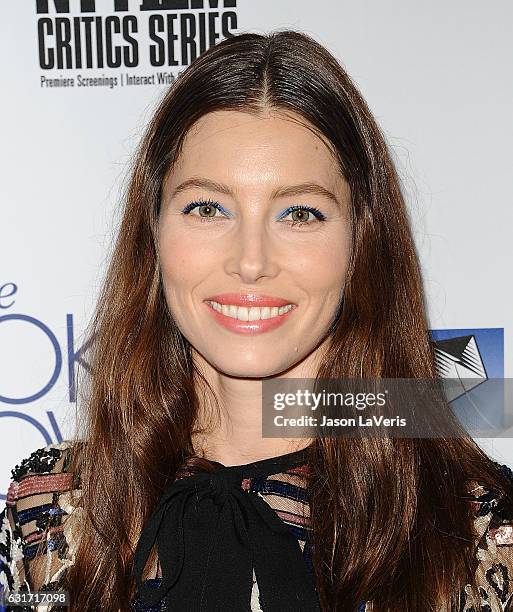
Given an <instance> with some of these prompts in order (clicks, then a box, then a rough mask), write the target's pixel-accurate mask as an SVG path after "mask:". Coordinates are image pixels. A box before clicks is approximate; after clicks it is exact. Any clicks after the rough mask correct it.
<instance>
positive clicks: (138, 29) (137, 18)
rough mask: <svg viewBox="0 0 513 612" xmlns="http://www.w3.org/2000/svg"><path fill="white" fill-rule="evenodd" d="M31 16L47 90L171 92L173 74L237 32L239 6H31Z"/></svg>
mask: <svg viewBox="0 0 513 612" xmlns="http://www.w3.org/2000/svg"><path fill="white" fill-rule="evenodd" d="M105 11H110V12H105ZM35 12H36V21H37V40H38V52H39V58H38V62H39V67H40V68H41V70H43V71H44V73H42V74H41V75H40V86H41V87H42V88H45V89H48V88H56V87H57V88H71V89H74V88H96V87H100V88H101V87H107V88H111V89H112V88H117V87H131V86H137V85H170V84H171V83H172V82H173V81H174V80H175V78H176V77H177V76H178V74H179V73H180V72H181V71H180V70H177V73H176V74H175V73H174V72H173V71H170V70H169V69H170V68H171V67H176V68H180V67H182V69H183V68H184V67H186V66H188V65H189V64H190V63H191V62H192V61H193V60H194V59H196V57H198V56H199V55H201V53H203V52H204V51H206V50H207V49H208V48H210V47H212V46H214V45H215V44H216V43H217V42H218V41H220V40H221V39H223V38H229V37H230V36H233V35H234V33H235V31H236V30H237V27H238V26H237V16H238V15H237V1H236V0H224V1H221V0H101V2H100V1H99V2H96V1H95V0H35Z"/></svg>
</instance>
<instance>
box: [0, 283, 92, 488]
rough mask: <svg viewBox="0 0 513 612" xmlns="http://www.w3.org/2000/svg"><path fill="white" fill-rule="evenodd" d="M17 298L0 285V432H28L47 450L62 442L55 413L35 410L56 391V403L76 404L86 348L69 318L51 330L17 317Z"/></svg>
mask: <svg viewBox="0 0 513 612" xmlns="http://www.w3.org/2000/svg"><path fill="white" fill-rule="evenodd" d="M18 292H19V287H18V286H17V285H16V284H15V283H13V282H8V283H3V284H0V346H1V347H2V350H1V354H0V363H1V366H0V427H1V428H2V432H3V435H4V436H5V431H6V425H7V424H8V423H9V422H10V423H13V424H15V426H16V427H18V426H21V427H23V428H25V427H27V428H28V431H27V433H28V434H33V433H35V434H36V440H37V439H39V440H40V443H39V446H46V445H48V444H54V443H58V442H62V440H63V438H62V434H61V429H60V427H59V423H58V421H57V419H56V416H55V413H54V411H53V410H46V411H45V412H43V411H42V410H41V409H39V410H38V401H41V400H43V399H44V398H45V397H46V396H48V395H49V394H50V393H51V392H52V391H55V390H57V393H58V395H59V398H60V401H61V402H62V401H64V402H68V403H70V404H73V403H75V402H76V386H75V370H76V365H77V364H79V363H80V364H81V365H83V366H84V367H85V368H86V369H88V364H87V362H86V360H85V358H84V353H85V351H86V350H87V345H84V346H81V347H77V346H76V341H75V330H74V319H73V314H71V313H67V314H65V315H63V317H62V322H59V323H58V325H57V326H55V328H54V329H52V327H51V326H50V325H49V324H48V323H47V322H46V321H43V320H42V319H41V318H39V317H38V316H37V315H34V314H33V313H26V312H19V311H17V309H16V299H17V297H18ZM63 389H64V393H62V390H63ZM28 438H29V439H32V438H31V436H30V435H28ZM1 443H2V442H1V441H0V444H1ZM33 450H34V448H30V449H27V451H28V452H32V451H33ZM27 454H28V453H27ZM0 499H5V495H3V494H0Z"/></svg>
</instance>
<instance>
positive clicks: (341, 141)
mask: <svg viewBox="0 0 513 612" xmlns="http://www.w3.org/2000/svg"><path fill="white" fill-rule="evenodd" d="M269 109H271V110H274V111H279V112H285V113H295V114H297V115H299V116H301V117H302V118H303V119H304V120H306V122H308V124H309V125H310V126H313V128H314V129H315V130H316V131H317V132H318V133H319V134H322V135H323V136H324V137H325V138H326V139H327V141H328V142H329V143H331V145H332V147H333V151H334V152H335V154H336V156H337V159H338V161H339V165H340V172H341V173H342V175H343V176H344V178H345V179H346V181H347V182H348V184H349V186H350V189H351V207H352V211H351V212H352V219H353V223H352V231H353V251H352V253H351V260H350V263H349V269H348V273H347V278H346V284H345V289H344V300H343V303H342V307H341V308H340V311H339V312H337V316H336V318H335V319H334V323H333V325H332V327H331V328H330V330H329V334H330V336H331V343H330V346H329V348H328V350H327V351H326V354H325V355H324V357H323V360H322V363H321V366H320V368H319V372H318V374H317V376H318V378H323V379H330V378H339V377H340V378H344V377H355V378H358V377H364V378H374V377H376V378H425V379H431V378H435V377H436V376H437V372H436V368H435V360H434V352H433V346H432V343H431V342H430V336H429V330H428V323H427V320H426V314H425V313H426V307H425V303H424V292H423V287H422V279H421V274H420V269H419V263H418V257H417V254H416V250H415V246H414V242H413V239H412V234H411V229H410V223H409V219H408V214H407V211H406V207H405V202H404V197H403V195H402V192H401V187H400V183H399V179H398V176H397V173H396V169H395V168H394V165H393V162H392V160H391V154H390V151H389V149H388V147H387V144H386V142H385V138H384V136H383V134H382V132H381V130H380V128H379V127H378V125H377V123H376V121H375V119H374V118H373V116H372V114H371V112H370V111H369V108H368V106H367V104H366V103H365V101H364V100H363V98H362V96H361V94H360V93H359V91H358V89H357V88H356V86H355V85H354V84H353V82H352V81H351V79H350V78H349V76H348V75H347V74H346V72H345V70H344V69H343V67H342V66H341V64H340V63H339V62H338V61H337V60H336V59H335V58H334V57H333V56H332V55H331V54H330V53H329V51H328V50H327V49H326V48H324V47H323V46H322V45H320V44H319V43H318V42H316V41H315V40H314V39H312V38H311V37H309V36H308V35H306V34H304V33H300V32H296V31H290V30H286V31H278V30H277V31H274V32H272V33H270V34H267V35H260V34H252V33H244V34H240V35H237V36H233V37H230V38H227V39H225V40H223V41H222V42H220V43H219V44H217V45H216V46H214V47H212V48H210V49H209V50H207V51H206V52H204V53H203V54H202V55H200V56H199V57H198V58H197V59H196V60H195V61H193V62H192V64H191V65H190V66H189V67H188V68H187V69H185V70H184V71H183V72H182V73H181V74H180V75H179V76H178V78H177V80H176V81H175V82H174V84H173V85H172V86H171V87H170V88H169V90H168V91H167V92H166V94H165V95H164V97H163V99H162V101H161V102H160V104H159V105H158V108H157V109H156V112H155V113H154V115H153V117H152V119H151V121H150V122H149V125H148V127H147V130H146V132H145V134H144V136H143V138H142V140H141V142H140V146H139V148H138V151H137V153H136V156H135V158H134V163H133V167H132V168H131V179H130V181H129V184H128V185H127V188H126V193H125V198H124V211H123V216H122V219H121V223H120V227H119V231H118V235H117V240H116V242H115V244H114V248H113V254H112V258H111V261H110V267H109V268H108V271H107V274H106V278H105V281H104V284H103V288H102V291H101V293H100V297H99V300H98V303H97V308H96V312H95V315H94V317H93V318H92V321H91V324H90V326H89V328H88V330H87V335H88V338H89V340H88V345H89V357H88V359H89V363H90V372H88V373H86V376H85V378H84V386H83V388H82V391H81V393H82V394H83V398H84V399H83V401H81V405H82V407H81V408H80V410H79V413H78V415H77V432H79V431H80V433H77V435H76V440H75V452H74V454H73V457H72V463H71V465H70V470H71V471H72V472H73V473H74V474H75V475H79V476H80V485H81V499H80V506H81V507H82V508H83V518H82V520H81V522H80V525H79V527H80V542H79V547H78V550H77V552H76V558H75V562H74V564H73V565H72V566H71V567H70V568H69V569H68V572H67V574H66V585H65V586H66V588H67V589H68V590H69V591H70V595H71V602H72V610H73V611H80V612H89V611H93V610H94V611H97V610H102V611H104V610H108V611H118V610H122V611H124V610H129V609H130V606H129V602H130V600H131V598H132V597H133V596H134V594H135V584H134V579H133V573H132V572H133V566H132V559H133V554H134V549H135V544H136V542H137V540H138V537H139V534H140V531H141V529H142V526H143V524H144V521H145V520H146V518H147V517H148V515H149V514H150V512H151V510H152V509H153V507H154V505H155V503H156V502H157V499H158V497H159V495H160V493H161V492H162V491H163V489H164V488H165V487H166V485H168V484H169V483H170V482H172V481H173V478H174V476H175V475H176V472H177V469H178V467H179V466H180V465H181V464H183V462H184V461H185V462H189V461H192V460H193V458H194V449H193V445H192V438H191V436H192V433H193V432H194V431H195V426H196V425H195V424H196V422H197V417H198V413H199V402H198V398H199V395H198V394H199V393H200V388H202V392H211V393H213V391H212V390H209V389H208V388H207V385H206V381H205V380H204V379H203V378H202V376H201V374H200V373H199V372H198V371H197V370H196V367H195V365H194V363H193V360H192V357H191V347H190V345H189V343H188V341H187V340H186V339H185V338H184V336H183V335H182V334H181V332H180V330H179V329H178V327H177V325H176V323H175V321H174V320H173V319H172V317H171V315H170V312H169V310H168V308H167V305H166V300H165V297H164V294H163V289H162V282H161V272H160V267H159V260H158V251H157V222H158V215H159V202H160V192H161V186H162V182H163V178H164V176H165V174H166V173H167V172H168V171H169V169H170V168H172V166H173V163H174V162H175V161H176V160H177V157H178V156H179V154H180V151H181V146H182V143H183V140H184V137H185V135H186V134H187V132H188V130H189V129H190V128H191V126H192V125H193V124H194V123H195V122H196V121H197V120H198V119H199V118H200V117H202V116H204V115H206V114H207V113H210V112H212V111H217V110H237V111H241V112H245V113H252V114H255V115H258V114H259V113H262V111H264V110H269ZM80 387H82V383H81V384H80ZM308 452H309V453H310V467H311V476H310V480H309V484H308V487H309V488H308V490H309V494H310V498H311V516H312V527H313V536H312V537H313V540H312V542H313V551H314V552H313V562H314V568H315V572H316V579H317V585H318V591H319V597H320V601H321V606H322V609H323V610H327V611H333V610H335V611H338V610H343V611H347V612H351V611H353V610H356V609H357V605H358V602H360V601H364V600H371V601H372V602H373V610H376V611H383V612H385V611H387V612H392V611H394V612H396V611H397V610H407V611H412V612H415V611H419V612H420V611H422V612H424V611H425V610H435V609H437V610H438V609H440V607H441V606H445V607H443V608H442V609H445V610H453V609H459V597H460V588H461V585H464V584H467V583H469V584H473V579H474V578H473V577H474V570H475V566H474V561H473V558H474V554H473V543H474V533H473V530H472V516H471V512H470V504H469V503H467V499H468V496H467V493H468V489H467V483H469V482H471V481H478V482H479V483H483V484H484V486H487V487H488V488H489V489H493V490H495V491H498V492H501V493H502V494H505V493H506V490H507V489H506V488H507V484H506V482H505V481H504V480H503V479H502V476H501V475H500V474H499V473H498V471H497V469H496V466H495V465H494V463H493V462H492V460H491V459H490V458H489V457H488V456H487V455H486V454H485V453H484V452H483V451H482V450H481V449H480V448H479V447H478V446H477V445H476V443H475V442H474V441H473V440H472V438H470V437H469V436H466V437H455V438H444V439H440V438H438V439H427V438H426V439H420V438H419V439H411V438H409V439H390V438H379V439H378V438H370V437H369V438H352V439H350V438H325V439H318V440H315V441H314V442H313V443H312V445H311V446H310V447H309V451H308ZM77 477H78V476H77ZM426 602H429V603H426ZM437 606H438V607H437Z"/></svg>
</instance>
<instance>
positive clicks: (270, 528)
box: [134, 464, 320, 612]
mask: <svg viewBox="0 0 513 612" xmlns="http://www.w3.org/2000/svg"><path fill="white" fill-rule="evenodd" d="M220 465H221V464H220ZM249 465H251V464H249ZM238 467H239V466H228V467H225V466H223V467H221V468H220V469H217V470H216V471H214V472H198V473H196V474H193V475H191V476H185V477H183V478H180V479H178V480H176V481H175V482H174V483H173V484H172V485H171V486H170V487H169V488H167V489H166V490H165V491H164V493H163V494H162V496H161V498H160V500H159V502H158V504H157V506H156V508H155V509H154V511H153V512H152V514H151V516H150V518H149V520H148V521H147V523H146V525H145V526H144V529H143V531H142V534H141V536H140V539H139V541H138V544H137V547H136V551H135V558H134V570H135V578H136V583H137V588H138V597H139V598H140V599H141V600H142V601H143V602H144V603H145V604H149V605H155V604H157V603H158V602H160V600H161V599H162V598H163V597H166V603H167V609H168V610H169V612H214V611H215V612H221V611H222V612H247V611H249V610H250V609H251V608H250V600H251V590H252V586H253V568H254V570H255V574H256V579H257V584H258V588H259V591H260V598H261V602H262V609H263V610H264V611H265V612H316V611H319V610H320V607H319V600H318V596H317V592H316V590H315V584H314V579H313V576H312V575H311V574H310V572H309V571H308V569H307V567H306V563H305V561H304V559H303V556H302V553H301V548H300V546H299V542H298V540H297V539H296V537H295V536H294V534H293V533H292V531H291V529H290V528H289V527H288V526H287V525H286V524H285V523H283V521H282V520H281V519H280V518H279V517H278V516H277V514H276V512H275V511H274V510H273V509H272V508H271V507H270V506H269V505H268V504H267V503H266V502H265V501H264V500H263V499H262V498H261V497H260V496H259V495H258V494H256V493H255V492H251V491H245V490H243V489H242V487H241V483H242V479H243V478H247V477H251V476H252V474H251V471H248V470H244V471H243V470H239V469H237V468H238ZM253 475H258V474H253ZM155 541H156V542H157V553H158V557H159V561H160V566H161V570H162V581H161V584H160V586H159V587H152V586H151V585H149V584H147V583H146V582H143V580H142V572H143V570H144V567H145V565H146V562H147V559H148V557H149V554H150V551H151V548H152V546H153V544H154V543H155Z"/></svg>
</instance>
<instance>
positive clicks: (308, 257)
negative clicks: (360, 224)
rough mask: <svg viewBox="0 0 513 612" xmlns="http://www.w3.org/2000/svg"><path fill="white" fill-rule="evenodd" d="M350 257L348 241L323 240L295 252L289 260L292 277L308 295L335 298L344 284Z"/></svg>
mask: <svg viewBox="0 0 513 612" xmlns="http://www.w3.org/2000/svg"><path fill="white" fill-rule="evenodd" d="M349 256H350V239H349V238H348V237H347V236H345V234H344V240H341V239H340V235H338V236H335V237H330V236H326V237H325V239H324V240H316V241H315V242H314V243H310V244H309V245H306V244H305V245H303V248H301V249H300V250H297V251H296V253H295V257H294V258H293V260H292V266H293V269H294V277H295V279H296V281H297V283H298V284H299V285H302V286H303V287H304V288H305V289H307V290H309V292H310V293H312V294H319V295H324V296H326V297H328V296H330V295H334V296H337V298H338V294H339V292H340V290H341V288H342V286H343V284H344V281H345V278H346V273H347V268H348V263H349Z"/></svg>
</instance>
